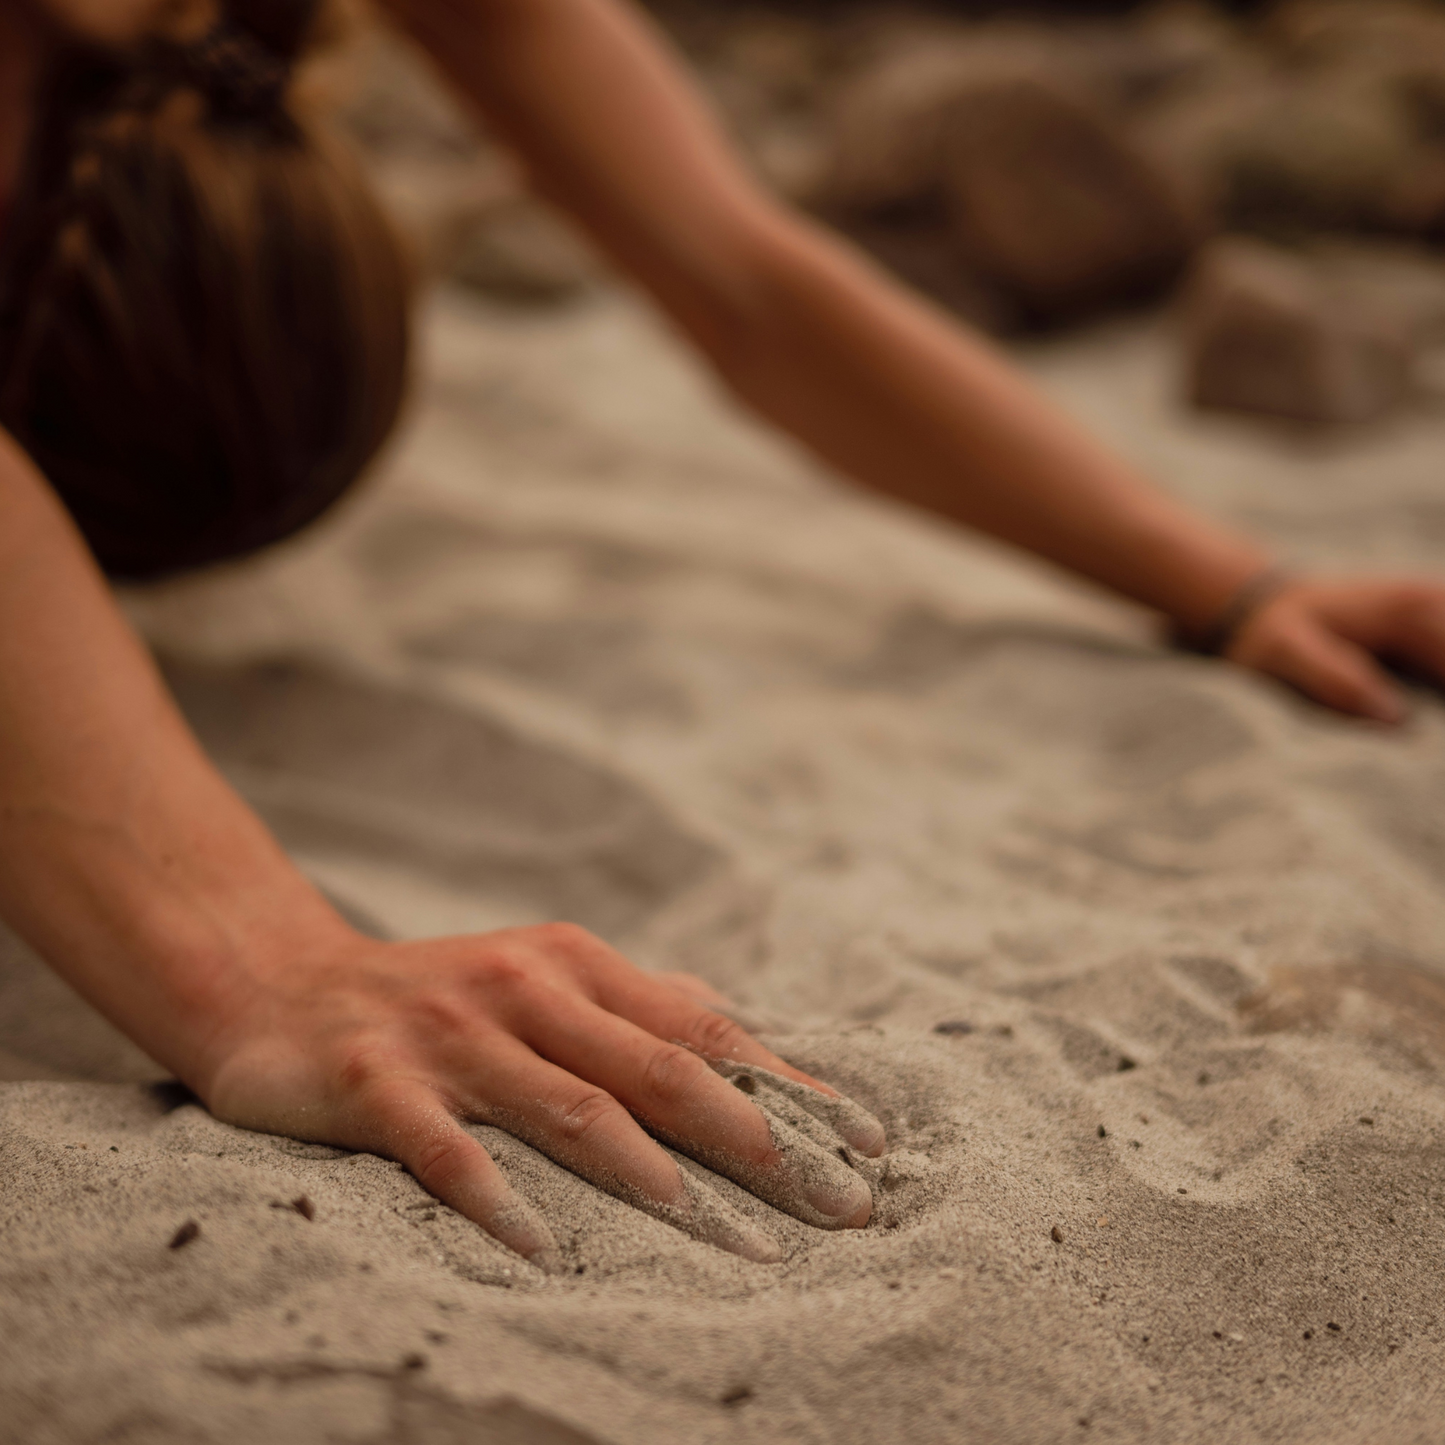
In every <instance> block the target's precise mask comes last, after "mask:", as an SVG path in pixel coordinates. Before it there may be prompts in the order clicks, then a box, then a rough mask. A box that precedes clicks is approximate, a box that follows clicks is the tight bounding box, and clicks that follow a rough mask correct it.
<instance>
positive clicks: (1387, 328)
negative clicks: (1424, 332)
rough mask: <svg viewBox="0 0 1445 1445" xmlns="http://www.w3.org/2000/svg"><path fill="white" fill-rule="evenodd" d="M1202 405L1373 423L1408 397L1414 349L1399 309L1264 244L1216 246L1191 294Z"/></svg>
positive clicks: (1196, 393) (1191, 361)
mask: <svg viewBox="0 0 1445 1445" xmlns="http://www.w3.org/2000/svg"><path fill="white" fill-rule="evenodd" d="M1184 317H1185V334H1186V346H1187V365H1186V376H1187V388H1188V395H1189V400H1190V401H1191V402H1193V404H1194V405H1195V406H1199V407H1205V408H1211V409H1221V410H1228V411H1245V412H1258V413H1264V414H1268V415H1272V416H1278V417H1284V418H1288V419H1290V420H1294V421H1300V422H1313V423H1329V422H1334V423H1339V422H1366V421H1372V420H1374V419H1376V418H1377V417H1380V416H1383V415H1384V414H1385V413H1386V412H1388V411H1390V410H1391V409H1392V408H1393V407H1395V406H1396V405H1397V404H1398V403H1399V402H1400V401H1401V400H1402V399H1403V398H1404V396H1405V395H1406V393H1407V391H1408V389H1409V384H1410V372H1411V364H1412V361H1413V355H1414V348H1413V342H1412V337H1411V336H1410V333H1409V330H1408V328H1407V327H1406V326H1405V325H1403V324H1402V322H1401V319H1400V317H1399V316H1398V315H1397V314H1396V312H1395V311H1394V308H1393V307H1392V306H1390V305H1387V304H1384V303H1383V302H1381V301H1379V300H1378V299H1376V300H1375V301H1374V302H1373V303H1372V302H1371V300H1370V298H1369V297H1368V296H1367V295H1365V294H1364V293H1363V292H1361V291H1359V290H1356V289H1352V288H1349V287H1347V286H1343V285H1341V284H1339V282H1338V279H1337V278H1336V279H1334V280H1332V279H1331V278H1330V277H1329V275H1328V274H1327V273H1326V272H1324V271H1323V270H1321V269H1320V268H1318V267H1317V266H1314V265H1312V264H1311V263H1310V262H1309V261H1307V260H1306V259H1303V258H1301V257H1298V256H1295V255H1292V254H1291V253H1289V252H1287V251H1284V250H1282V249H1279V248H1276V247H1273V246H1267V245H1264V244H1263V243H1261V242H1258V241H1251V240H1244V239H1240V238H1228V239H1222V240H1219V241H1216V242H1215V243H1213V244H1212V245H1211V246H1210V247H1208V248H1207V249H1206V250H1205V251H1204V253H1203V254H1202V255H1201V257H1200V259H1199V261H1198V262H1197V263H1196V266H1195V268H1194V272H1193V274H1192V276H1191V278H1190V281H1189V284H1188V286H1187V288H1186V291H1185V296H1184Z"/></svg>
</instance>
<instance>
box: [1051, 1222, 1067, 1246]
mask: <svg viewBox="0 0 1445 1445" xmlns="http://www.w3.org/2000/svg"><path fill="white" fill-rule="evenodd" d="M1049 1238H1050V1239H1052V1240H1053V1242H1054V1243H1055V1244H1062V1243H1063V1242H1064V1231H1063V1230H1062V1229H1060V1228H1059V1226H1058V1225H1057V1224H1056V1225H1054V1227H1053V1228H1052V1229H1051V1230H1049Z"/></svg>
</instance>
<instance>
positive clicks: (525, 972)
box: [473, 949, 532, 993]
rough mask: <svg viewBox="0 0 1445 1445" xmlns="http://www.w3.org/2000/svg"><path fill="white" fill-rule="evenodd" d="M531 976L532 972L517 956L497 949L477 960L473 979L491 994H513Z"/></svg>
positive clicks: (505, 950)
mask: <svg viewBox="0 0 1445 1445" xmlns="http://www.w3.org/2000/svg"><path fill="white" fill-rule="evenodd" d="M531 976H532V970H531V969H530V968H529V967H528V966H527V963H526V961H525V960H524V959H523V958H522V957H520V956H519V955H518V954H516V953H513V952H511V951H510V950H508V949H498V950H497V951H495V952H493V953H488V954H487V955H486V956H485V957H483V958H480V959H478V960H477V962H476V964H475V965H474V968H473V977H474V978H475V979H476V981H477V982H478V983H479V984H481V985H482V987H483V988H486V989H488V990H491V991H493V992H500V993H513V992H515V991H516V990H517V989H519V988H522V987H523V986H524V985H525V984H526V983H527V982H528V981H529V980H530V979H531Z"/></svg>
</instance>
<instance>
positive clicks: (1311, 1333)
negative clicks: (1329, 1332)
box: [1305, 1330, 1315, 1340]
mask: <svg viewBox="0 0 1445 1445" xmlns="http://www.w3.org/2000/svg"><path fill="white" fill-rule="evenodd" d="M1314 1337H1315V1332H1314V1331H1313V1330H1306V1331H1305V1339H1307V1340H1312V1339H1314Z"/></svg>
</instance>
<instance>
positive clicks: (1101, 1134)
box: [1099, 1124, 1109, 1139]
mask: <svg viewBox="0 0 1445 1445" xmlns="http://www.w3.org/2000/svg"><path fill="white" fill-rule="evenodd" d="M1108 1137H1109V1131H1108V1130H1107V1129H1106V1128H1105V1127H1104V1126H1103V1125H1102V1124H1100V1125H1099V1138H1101V1139H1107V1138H1108Z"/></svg>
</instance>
